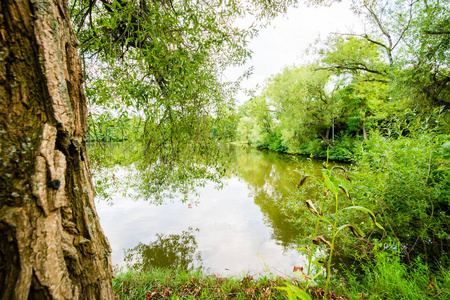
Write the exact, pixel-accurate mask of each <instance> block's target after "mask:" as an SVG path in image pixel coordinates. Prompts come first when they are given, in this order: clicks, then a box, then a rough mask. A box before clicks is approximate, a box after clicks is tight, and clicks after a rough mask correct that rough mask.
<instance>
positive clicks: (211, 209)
mask: <svg viewBox="0 0 450 300" xmlns="http://www.w3.org/2000/svg"><path fill="white" fill-rule="evenodd" d="M232 153H233V156H232V168H231V169H234V172H233V175H231V176H230V177H229V178H228V179H225V180H224V187H223V189H220V190H217V189H215V185H214V184H208V185H206V186H205V187H204V188H201V189H199V190H198V192H199V195H198V197H197V196H192V197H190V199H189V200H188V201H187V202H185V203H182V202H181V201H168V202H167V203H163V204H162V205H156V204H151V203H149V202H147V201H143V200H138V201H135V200H132V199H129V198H126V197H124V196H121V195H119V194H117V193H116V194H113V195H111V196H112V199H113V205H110V204H108V203H107V202H105V201H100V200H98V201H96V204H97V211H98V214H99V216H100V223H101V225H102V228H103V230H104V231H105V233H106V236H107V237H108V239H109V242H110V244H111V248H112V251H113V252H112V262H113V265H115V266H116V267H122V268H137V269H141V270H143V269H147V268H149V267H151V266H159V267H180V268H185V269H187V268H192V267H195V268H197V267H202V268H203V269H204V270H205V271H206V272H208V273H214V274H219V275H221V276H228V275H241V274H249V275H261V274H264V273H272V274H278V275H283V274H290V273H291V272H292V269H293V267H294V266H298V265H304V261H305V258H304V257H303V256H302V255H300V254H299V253H298V252H297V250H296V247H297V238H298V237H299V235H300V234H301V231H300V230H299V229H294V228H292V227H291V225H290V224H289V223H288V222H287V221H286V217H285V216H284V215H283V214H282V213H281V212H280V211H279V210H278V209H277V207H276V202H277V201H282V199H283V197H287V195H288V192H289V190H290V189H294V188H295V186H296V184H298V182H299V180H300V176H301V175H300V174H299V170H300V172H302V171H301V170H302V169H306V168H311V167H313V168H315V169H316V170H318V169H320V166H321V163H319V162H317V163H316V164H315V165H314V166H312V165H311V163H310V162H307V161H306V159H304V158H298V157H297V158H296V157H292V156H289V155H282V154H279V153H275V152H271V151H260V150H256V149H245V148H239V147H238V148H234V150H233V151H232Z"/></svg>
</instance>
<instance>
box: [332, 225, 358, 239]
mask: <svg viewBox="0 0 450 300" xmlns="http://www.w3.org/2000/svg"><path fill="white" fill-rule="evenodd" d="M345 228H350V230H351V231H352V233H353V234H354V235H355V236H356V237H359V238H363V237H365V234H364V232H362V231H361V229H359V228H358V227H356V226H354V225H351V224H346V225H342V226H341V227H339V228H338V229H337V230H336V234H338V232H339V231H341V230H342V229H345Z"/></svg>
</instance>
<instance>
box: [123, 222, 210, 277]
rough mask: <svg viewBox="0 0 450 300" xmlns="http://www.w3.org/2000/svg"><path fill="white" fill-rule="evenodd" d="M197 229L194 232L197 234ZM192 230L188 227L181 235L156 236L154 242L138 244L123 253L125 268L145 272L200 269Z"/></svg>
mask: <svg viewBox="0 0 450 300" xmlns="http://www.w3.org/2000/svg"><path fill="white" fill-rule="evenodd" d="M199 231H200V230H199V229H198V228H196V229H195V232H199ZM197 248H198V245H197V241H196V240H195V235H194V230H193V228H192V227H189V228H188V230H187V231H183V232H182V233H181V234H160V233H159V234H157V235H156V241H153V242H150V243H149V244H144V243H141V242H140V243H139V245H137V246H136V247H134V248H130V249H128V250H125V251H124V254H125V258H124V260H125V262H126V265H127V268H130V269H133V270H138V271H147V270H151V269H152V268H154V267H158V268H171V269H183V270H190V269H192V268H194V267H195V268H200V267H202V257H201V252H200V251H197Z"/></svg>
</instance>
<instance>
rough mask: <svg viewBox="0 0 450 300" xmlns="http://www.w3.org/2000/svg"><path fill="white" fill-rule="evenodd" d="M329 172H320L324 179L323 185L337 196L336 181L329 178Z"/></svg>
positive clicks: (337, 185)
mask: <svg viewBox="0 0 450 300" xmlns="http://www.w3.org/2000/svg"><path fill="white" fill-rule="evenodd" d="M330 175H331V174H330V171H328V170H325V169H323V170H322V176H323V178H324V183H325V186H326V187H327V188H328V189H329V190H330V191H331V192H333V194H335V195H336V194H337V193H338V187H339V184H336V180H335V178H334V177H332V176H330Z"/></svg>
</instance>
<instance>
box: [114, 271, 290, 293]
mask: <svg viewBox="0 0 450 300" xmlns="http://www.w3.org/2000/svg"><path fill="white" fill-rule="evenodd" d="M283 281H285V279H284V278H281V277H277V278H269V277H261V278H259V279H254V278H253V277H251V276H246V277H242V278H238V277H236V278H234V277H229V278H223V277H217V276H211V275H205V274H203V273H202V272H200V271H184V270H167V269H154V270H152V271H151V272H136V271H131V270H130V271H127V272H123V273H119V274H117V275H116V278H114V280H113V288H114V290H115V292H116V293H117V294H118V295H119V297H120V299H161V298H166V299H284V298H285V295H284V292H282V291H280V290H277V289H275V288H274V287H276V286H284V284H283Z"/></svg>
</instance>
